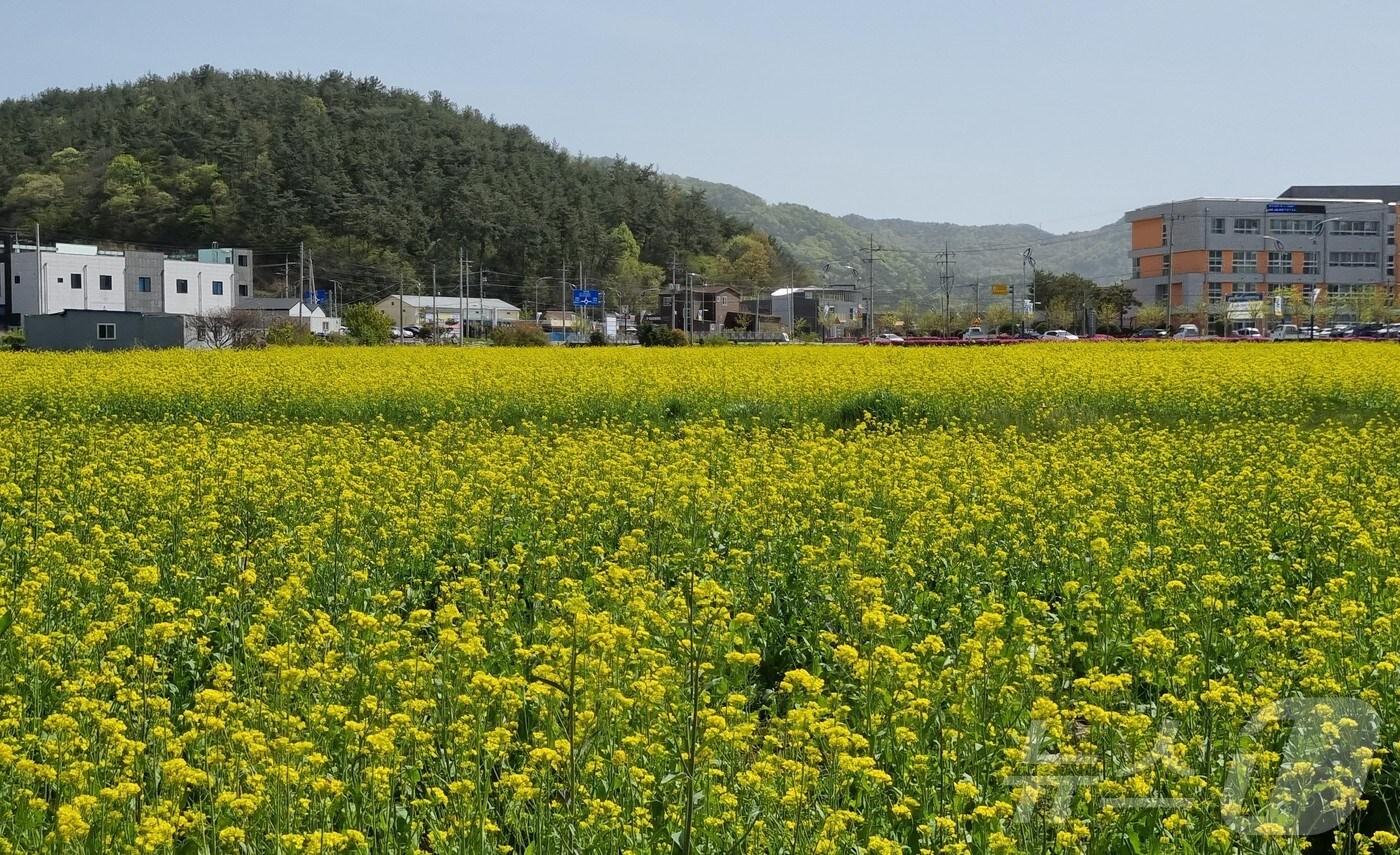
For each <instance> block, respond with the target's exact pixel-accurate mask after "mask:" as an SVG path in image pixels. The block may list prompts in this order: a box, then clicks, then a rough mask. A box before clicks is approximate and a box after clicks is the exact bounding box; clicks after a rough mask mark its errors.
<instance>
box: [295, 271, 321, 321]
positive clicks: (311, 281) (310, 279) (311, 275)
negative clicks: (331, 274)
mask: <svg viewBox="0 0 1400 855" xmlns="http://www.w3.org/2000/svg"><path fill="white" fill-rule="evenodd" d="M306 274H307V280H306V284H308V285H310V286H311V305H310V306H308V305H306V292H305V291H302V294H301V302H300V303H299V304H298V305H300V306H301V307H302V308H304V309H306V329H307V330H308V331H310V330H311V313H312V312H313V311H315V310H316V302H317V300H316V261H315V260H314V259H312V257H311V254H310V253H307V256H306Z"/></svg>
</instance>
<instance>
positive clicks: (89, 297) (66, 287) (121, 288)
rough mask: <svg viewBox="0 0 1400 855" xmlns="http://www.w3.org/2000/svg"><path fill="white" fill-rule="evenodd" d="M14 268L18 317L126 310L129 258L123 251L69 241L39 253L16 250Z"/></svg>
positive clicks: (15, 309)
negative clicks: (127, 265)
mask: <svg viewBox="0 0 1400 855" xmlns="http://www.w3.org/2000/svg"><path fill="white" fill-rule="evenodd" d="M11 268H12V272H13V275H14V282H13V287H12V291H11V294H12V296H13V300H14V305H13V307H11V309H10V311H11V312H14V313H15V314H19V315H52V314H57V313H58V312H62V311H64V310H66V309H92V310H98V311H114V312H119V311H122V310H124V309H125V308H126V260H125V256H124V255H123V254H122V253H120V252H106V251H102V250H99V249H98V248H97V247H95V246H85V245H82V244H68V243H59V244H55V245H54V246H53V247H51V248H50V247H40V251H39V252H37V253H36V252H35V251H34V247H33V246H29V247H27V248H26V247H16V250H15V253H14V256H13V258H12V260H11Z"/></svg>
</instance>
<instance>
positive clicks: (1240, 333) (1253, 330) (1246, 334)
mask: <svg viewBox="0 0 1400 855" xmlns="http://www.w3.org/2000/svg"><path fill="white" fill-rule="evenodd" d="M1231 335H1232V336H1234V337H1235V338H1263V337H1264V334H1263V333H1261V332H1260V331H1259V328H1258V327H1239V328H1237V329H1236V330H1235V331H1234V332H1233V333H1231Z"/></svg>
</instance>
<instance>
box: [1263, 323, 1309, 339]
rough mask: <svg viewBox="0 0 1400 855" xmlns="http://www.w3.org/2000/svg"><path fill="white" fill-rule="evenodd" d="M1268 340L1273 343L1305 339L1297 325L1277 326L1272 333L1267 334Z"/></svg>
mask: <svg viewBox="0 0 1400 855" xmlns="http://www.w3.org/2000/svg"><path fill="white" fill-rule="evenodd" d="M1269 338H1271V339H1273V340H1274V341H1298V340H1299V339H1304V338H1307V336H1306V335H1304V334H1303V331H1302V330H1301V329H1299V328H1298V325H1297V324H1279V325H1278V326H1276V327H1274V331H1273V332H1272V333H1270V334H1269Z"/></svg>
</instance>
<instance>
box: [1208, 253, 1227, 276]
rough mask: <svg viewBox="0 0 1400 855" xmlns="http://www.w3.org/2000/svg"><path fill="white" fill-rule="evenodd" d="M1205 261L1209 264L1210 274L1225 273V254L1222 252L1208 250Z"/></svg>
mask: <svg viewBox="0 0 1400 855" xmlns="http://www.w3.org/2000/svg"><path fill="white" fill-rule="evenodd" d="M1207 260H1208V261H1209V262H1210V267H1209V269H1210V272H1211V273H1224V272H1225V252H1224V251H1223V250H1219V249H1212V250H1210V252H1209V253H1208V254H1207Z"/></svg>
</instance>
